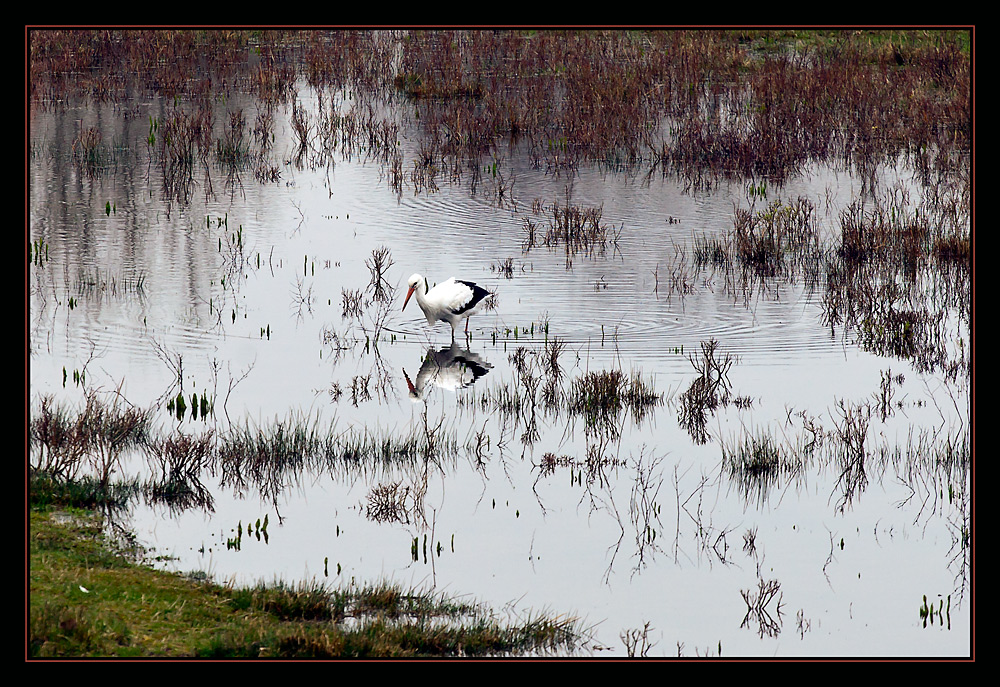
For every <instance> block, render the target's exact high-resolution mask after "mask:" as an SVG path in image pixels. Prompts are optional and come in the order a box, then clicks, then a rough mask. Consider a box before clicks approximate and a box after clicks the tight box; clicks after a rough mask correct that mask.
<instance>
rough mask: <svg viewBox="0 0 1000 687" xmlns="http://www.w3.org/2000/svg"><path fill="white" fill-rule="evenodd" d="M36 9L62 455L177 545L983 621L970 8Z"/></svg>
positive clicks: (691, 650) (375, 570)
mask: <svg viewBox="0 0 1000 687" xmlns="http://www.w3.org/2000/svg"><path fill="white" fill-rule="evenodd" d="M28 39H29V40H28V49H29V52H28V55H27V61H28V65H27V66H28V72H29V100H28V103H27V105H28V107H27V119H28V121H27V126H28V151H27V160H26V174H27V178H26V185H27V194H28V216H27V218H26V237H25V239H26V243H27V246H28V248H27V250H28V259H27V262H26V267H25V289H26V300H27V303H28V307H27V312H26V323H25V324H26V328H27V337H26V338H27V341H26V346H27V351H26V358H27V364H28V368H29V369H28V375H27V376H28V380H27V382H28V389H27V395H28V398H27V405H28V411H27V414H28V422H27V425H28V426H27V433H28V438H27V449H28V450H27V455H26V461H27V470H26V471H27V472H29V473H30V474H31V476H32V477H33V478H35V477H39V478H41V477H44V478H46V479H52V480H57V481H64V482H67V483H69V482H70V481H72V482H74V483H81V484H86V485H90V486H89V487H88V488H91V489H92V490H93V496H92V499H93V500H92V503H94V504H95V505H101V506H105V507H107V508H108V513H109V521H110V523H111V524H109V527H112V526H113V527H117V526H123V527H125V528H127V529H129V530H130V531H132V532H133V533H134V534H135V536H136V538H137V540H138V541H139V542H140V543H141V544H143V545H144V546H146V547H148V548H149V549H150V550H151V552H152V553H153V555H155V556H157V557H158V563H157V565H159V566H161V567H164V568H165V569H169V570H178V571H183V572H191V571H202V572H204V573H207V574H208V575H210V576H211V577H212V578H214V579H216V580H218V581H221V582H225V583H233V584H234V585H237V586H243V587H246V588H247V590H249V591H248V592H247V593H248V594H252V593H254V592H253V591H252V590H254V589H255V588H256V585H258V584H260V583H262V582H263V583H267V582H274V581H280V583H281V584H282V585H287V586H288V587H289V588H299V587H301V586H303V585H305V586H306V587H308V586H309V585H313V584H322V585H325V586H327V587H329V588H330V589H335V590H340V591H338V593H343V594H345V595H350V594H351V593H352V590H359V589H365V588H370V587H373V586H375V587H378V586H380V585H382V584H386V585H399V586H401V587H403V588H413V589H423V590H427V591H428V592H429V593H430V594H432V595H437V594H438V593H447V594H448V595H449V596H452V597H455V596H463V595H468V597H469V598H471V599H475V602H474V603H484V604H488V605H490V606H491V607H493V608H494V609H499V612H500V613H501V614H503V615H508V616H510V617H519V618H525V617H527V618H531V617H533V614H534V613H535V612H536V611H538V610H543V609H544V610H545V611H548V612H554V613H555V614H557V616H558V617H560V618H564V619H567V622H566V623H565V624H561V625H558V626H557V628H556V630H557V633H558V634H560V637H562V638H563V639H565V636H566V634H567V633H568V630H567V628H569V627H573V628H577V629H579V628H582V629H581V630H580V636H574V637H573V638H572V640H571V641H563V639H560V643H559V644H558V645H556V644H552V645H551V646H549V647H548V648H543V649H537V648H533V649H530V650H529V651H530V652H540V653H549V652H552V653H555V654H558V655H563V654H567V653H570V654H572V655H574V656H580V657H629V656H632V657H677V656H682V657H706V656H708V657H718V656H721V657H724V658H726V657H765V656H766V657H781V658H787V657H798V656H814V657H835V656H847V657H872V656H878V657H908V658H918V657H919V658H926V657H947V658H960V657H968V656H970V655H971V654H972V653H973V651H974V645H973V643H972V629H971V623H972V616H973V608H974V606H973V603H974V593H973V592H974V584H973V582H974V579H973V573H974V569H973V567H972V562H973V555H972V554H973V546H974V542H975V538H974V525H973V523H974V509H973V493H972V489H973V484H974V482H973V479H972V469H973V461H972V453H973V450H974V434H973V427H972V422H971V419H972V414H973V413H972V409H973V407H974V397H973V384H972V380H973V378H974V370H973V361H974V351H973V346H974V341H973V302H974V296H973V294H974V289H973V286H974V282H973V276H972V269H973V261H974V252H973V244H972V235H973V226H972V225H973V221H972V216H973V211H972V209H973V199H972V188H973V172H972V166H971V152H972V146H973V142H972V126H971V120H972V110H971V107H972V106H971V76H970V72H971V58H970V45H969V44H970V41H971V40H972V35H971V32H970V31H921V32H895V31H880V32H876V31H872V32H869V31H830V32H825V31H802V32H793V31H781V32H777V31H775V32H770V31H735V30H734V31H650V32H643V31H638V32H624V31H537V32H536V31H508V30H504V31H223V30H217V31H187V30H183V31H166V30H161V31H138V30H111V31H90V30H78V31H63V30H45V29H40V30H33V31H30V32H29V36H28ZM414 273H419V274H420V275H425V276H426V280H427V282H426V289H425V293H427V294H430V293H432V292H433V287H434V286H435V285H437V284H443V283H444V282H446V280H448V279H449V278H450V277H453V276H454V277H455V278H456V279H462V280H467V281H469V282H474V283H475V284H477V285H478V286H479V287H482V288H483V289H485V290H486V291H487V292H488V296H487V297H486V298H485V299H484V300H483V302H482V304H481V306H482V307H479V308H478V309H477V312H476V313H475V314H474V315H473V316H472V317H470V318H468V319H467V320H465V321H463V322H462V323H459V324H457V325H456V326H455V329H454V332H455V339H454V341H452V331H453V330H452V326H450V325H449V323H448V322H445V321H439V322H436V323H434V324H432V325H429V324H428V318H425V317H424V313H423V312H421V310H420V308H419V307H414V305H412V304H411V305H410V306H409V307H408V308H407V309H405V310H404V309H403V306H404V302H405V299H406V298H407V288H408V285H407V279H408V277H409V276H410V275H411V274H414ZM438 293H440V291H439V292H438ZM480 293H481V292H477V294H480ZM465 322H467V323H468V335H465V333H464V331H463V328H464V326H465ZM325 617H327V616H325ZM328 617H335V614H334V616H328ZM569 619H572V623H570V622H568V620H569ZM330 622H334V621H330ZM574 631H576V630H574ZM532 646H538V645H532ZM486 653H488V651H486Z"/></svg>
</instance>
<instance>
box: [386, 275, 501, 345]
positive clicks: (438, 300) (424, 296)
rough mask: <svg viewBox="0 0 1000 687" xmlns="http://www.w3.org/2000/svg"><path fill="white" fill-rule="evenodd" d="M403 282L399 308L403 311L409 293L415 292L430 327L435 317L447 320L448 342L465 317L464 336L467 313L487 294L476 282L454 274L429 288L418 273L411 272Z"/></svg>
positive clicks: (467, 324) (453, 338)
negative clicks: (448, 327) (449, 334)
mask: <svg viewBox="0 0 1000 687" xmlns="http://www.w3.org/2000/svg"><path fill="white" fill-rule="evenodd" d="M407 283H408V284H409V285H410V290H409V291H407V292H406V300H405V301H403V310H406V304H407V303H409V302H410V296H412V295H413V294H416V295H417V305H419V306H420V309H421V310H423V311H424V317H426V318H427V324H429V325H431V326H433V325H434V323H435V322H437V321H439V320H440V321H444V322H450V323H451V341H452V343H454V342H455V329H457V328H458V323H459V322H461V321H462V320H465V334H466V336H468V334H469V321H468V318H469V316H470V315H473V314H475V313H477V312H479V308H480V307H481V306H482V304H483V299H485V298H486V297H487V296H489V295H490V292H489V291H487V290H486V289H484V288H483V287H481V286H479V285H478V284H473V283H472V282H471V281H464V280H462V279H455V278H454V277H452V278H451V279H448V280H447V281H443V282H441V283H440V284H438V285H437V286H435V287H434V288H433V289H429V290H428V288H427V279H426V278H425V277H422V276H420V275H419V274H414V275H413V276H412V277H410V279H409V281H408V282H407Z"/></svg>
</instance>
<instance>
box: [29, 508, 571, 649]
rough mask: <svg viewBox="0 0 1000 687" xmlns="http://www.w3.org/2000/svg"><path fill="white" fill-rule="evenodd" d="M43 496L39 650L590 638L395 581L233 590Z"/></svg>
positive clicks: (37, 586) (35, 572)
mask: <svg viewBox="0 0 1000 687" xmlns="http://www.w3.org/2000/svg"><path fill="white" fill-rule="evenodd" d="M44 500H45V501H47V502H48V503H49V504H50V505H46V506H44V507H37V508H32V510H31V513H30V520H29V532H28V548H29V569H28V575H29V582H30V584H29V594H28V605H27V609H26V610H27V615H28V618H27V642H26V644H27V646H26V654H27V656H28V657H29V658H32V659H45V658H58V657H61V658H67V657H73V658H79V657H116V658H128V657H146V658H167V657H175V658H365V657H367V658H383V657H455V656H497V655H500V656H511V655H535V654H538V653H540V652H550V651H558V652H559V653H567V652H569V651H571V650H572V649H573V647H574V646H577V645H580V644H582V634H581V632H580V628H579V625H578V623H577V621H576V620H575V619H568V618H563V617H555V616H551V615H533V616H530V617H527V618H519V619H516V620H514V621H513V622H510V623H505V622H503V621H501V620H500V619H498V618H496V617H495V616H494V614H493V613H492V612H491V611H490V610H489V609H486V608H484V607H483V606H481V605H479V604H475V603H469V602H460V601H455V600H453V599H449V598H446V597H443V596H439V595H437V594H433V593H428V592H421V591H407V590H403V589H401V588H399V587H396V586H393V585H390V584H375V585H371V586H359V585H351V586H349V587H347V588H340V589H333V588H330V587H327V586H325V585H322V584H320V583H315V584H311V585H303V586H298V587H291V586H288V585H284V584H281V583H274V584H269V585H263V584H261V585H258V586H255V587H252V588H234V587H230V586H223V585H219V584H216V583H214V582H212V581H209V580H207V579H204V578H198V577H197V576H183V575H180V574H175V573H167V572H162V571H159V570H156V569H154V568H153V567H151V566H149V565H146V564H143V563H142V562H141V560H142V552H141V550H140V549H139V548H138V547H137V546H135V544H134V542H132V541H131V540H130V539H129V537H127V536H124V537H109V536H108V533H107V530H106V528H105V527H104V526H103V524H102V518H101V516H100V515H98V514H97V513H95V512H93V511H88V510H82V509H79V508H76V507H73V506H67V505H66V504H65V503H58V502H59V501H60V499H58V498H55V499H53V498H52V496H51V494H49V495H47V496H46V497H45V499H44ZM53 502H55V503H53Z"/></svg>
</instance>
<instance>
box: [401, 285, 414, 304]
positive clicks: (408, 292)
mask: <svg viewBox="0 0 1000 687" xmlns="http://www.w3.org/2000/svg"><path fill="white" fill-rule="evenodd" d="M416 288H417V287H415V286H411V287H410V290H409V291H407V292H406V300H405V301H403V310H406V304H407V303H409V302H410V296H412V295H413V292H414V291H415V290H416Z"/></svg>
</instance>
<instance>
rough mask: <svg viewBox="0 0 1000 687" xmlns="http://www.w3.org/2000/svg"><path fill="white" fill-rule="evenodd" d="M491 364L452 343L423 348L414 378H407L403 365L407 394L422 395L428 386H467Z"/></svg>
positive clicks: (416, 398) (451, 389)
mask: <svg viewBox="0 0 1000 687" xmlns="http://www.w3.org/2000/svg"><path fill="white" fill-rule="evenodd" d="M492 367H493V366H492V365H490V364H489V363H488V362H486V360H485V359H484V358H483V357H482V356H480V355H479V354H477V353H473V352H472V351H470V350H469V349H467V348H462V347H461V346H459V345H458V344H455V343H453V344H452V345H451V346H449V347H448V348H441V349H438V350H435V349H434V348H429V349H427V355H425V356H424V362H423V363H422V364H421V366H420V371H419V372H417V377H416V380H411V379H410V376H409V375H408V374H407V373H406V370H405V369H404V370H403V376H404V377H406V385H407V387H409V393H410V398H411V399H412V400H414V401H416V400H420V399H422V398H423V397H424V396H425V395H426V394H427V391H428V390H429V389H430V388H431V387H435V386H436V387H440V388H442V389H446V390H448V391H457V390H458V389H464V388H465V387H467V386H471V385H472V384H473V383H474V382H475V381H476V380H477V379H479V378H480V377H482V376H483V375H485V374H486V373H487V372H489V371H490V369H492Z"/></svg>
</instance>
